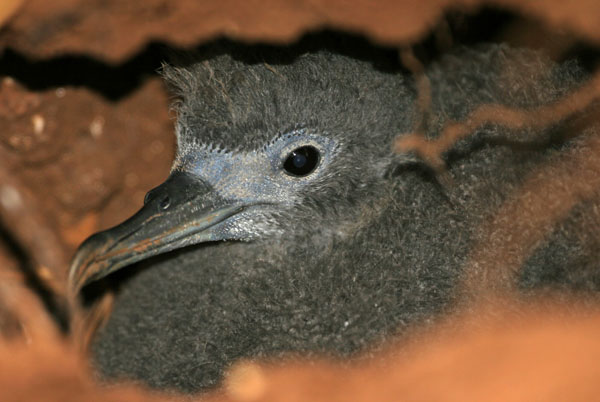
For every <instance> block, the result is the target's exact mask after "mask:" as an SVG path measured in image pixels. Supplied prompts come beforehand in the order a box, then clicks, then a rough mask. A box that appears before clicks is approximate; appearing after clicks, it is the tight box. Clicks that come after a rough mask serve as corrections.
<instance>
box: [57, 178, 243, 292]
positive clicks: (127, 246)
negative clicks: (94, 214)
mask: <svg viewBox="0 0 600 402" xmlns="http://www.w3.org/2000/svg"><path fill="white" fill-rule="evenodd" d="M146 197H147V199H146V201H145V204H144V206H143V207H142V209H141V210H139V211H138V212H137V213H136V214H135V215H133V216H132V217H131V218H129V219H128V220H126V221H125V222H123V223H121V224H120V225H118V226H115V227H114V228H112V229H108V230H106V231H104V232H100V233H96V234H94V235H92V236H91V237H89V238H88V239H87V240H86V241H85V242H83V244H82V245H81V246H80V247H79V249H78V250H77V253H76V254H75V257H74V259H73V262H72V264H71V267H70V270H69V288H70V290H71V292H72V295H76V294H77V293H78V292H79V291H80V290H81V288H83V287H84V286H85V285H87V284H89V283H91V282H93V281H96V280H98V279H101V278H103V277H105V276H106V275H108V274H110V273H112V272H115V271H117V270H119V269H121V268H123V267H125V266H128V265H131V264H133V263H135V262H138V261H141V260H144V259H147V258H149V257H152V256H155V255H158V254H162V253H165V252H168V251H171V250H175V249H178V248H181V247H185V246H188V245H191V244H197V243H202V242H207V241H214V240H224V239H225V234H224V231H223V225H219V223H221V222H223V221H225V220H227V219H228V218H230V217H231V216H233V215H236V214H237V213H239V212H241V211H242V210H243V209H244V207H243V205H239V204H237V205H236V204H234V203H231V202H227V201H225V200H224V199H222V198H221V197H220V196H219V195H218V194H216V192H214V191H213V190H212V188H211V187H210V186H208V185H207V184H206V183H204V182H202V181H200V180H198V179H196V178H194V177H192V176H190V175H188V174H185V173H181V172H173V173H172V174H171V175H170V176H169V178H168V179H167V181H165V182H164V183H163V184H161V185H160V186H158V187H156V188H155V189H153V190H151V191H150V192H149V193H148V195H147V196H146Z"/></svg>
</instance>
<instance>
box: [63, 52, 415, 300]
mask: <svg viewBox="0 0 600 402" xmlns="http://www.w3.org/2000/svg"><path fill="white" fill-rule="evenodd" d="M164 76H165V78H166V79H167V82H168V83H170V84H171V87H172V88H174V90H175V92H176V94H177V95H178V99H179V100H178V101H177V103H176V105H175V109H176V111H177V124H176V135H177V144H178V150H177V156H176V159H175V161H174V163H173V167H172V170H171V174H170V176H169V178H168V179H167V180H166V181H165V182H164V183H163V184H161V185H160V186H158V187H156V188H154V189H153V190H151V191H150V192H149V193H148V194H147V196H146V199H145V201H144V206H143V207H142V209H141V210H140V211H139V212H138V213H136V214H135V215H134V216H133V217H131V218H130V219H128V220H127V221H125V222H124V223H122V224H120V225H118V226H116V227H114V228H112V229H109V230H107V231H104V232H100V233H98V234H95V235H93V236H92V237H90V238H89V239H87V240H86V241H85V242H84V243H83V244H82V246H81V247H80V249H79V251H78V253H77V254H76V256H75V258H74V261H73V264H72V266H71V270H70V281H71V288H72V289H73V290H74V291H75V292H77V291H78V290H79V289H81V288H82V287H83V286H85V285H86V284H88V283H90V282H92V281H95V280H97V279H100V278H102V277H104V276H106V275H108V274H110V273H112V272H114V271H116V270H119V269H121V268H123V267H126V266H129V265H131V264H133V263H135V262H138V261H141V260H144V259H147V258H149V257H152V256H155V255H158V254H162V253H166V252H168V251H171V250H175V249H179V248H182V247H185V246H189V245H193V244H199V243H205V242H216V241H249V242H250V241H251V242H257V241H262V242H266V243H272V242H280V241H289V240H291V239H296V238H299V237H303V238H310V239H312V242H311V243H312V244H313V245H314V244H318V242H319V241H321V240H322V236H325V235H327V236H333V235H341V236H343V235H344V230H343V227H347V225H346V226H344V224H345V223H346V224H347V223H348V222H352V221H354V220H356V217H357V214H358V213H359V211H357V207H356V200H359V199H360V200H362V202H363V203H364V201H365V200H368V199H369V197H373V199H375V197H377V194H378V191H379V190H378V189H380V188H381V184H382V183H383V182H384V181H385V180H386V172H388V171H389V170H390V169H391V166H393V165H394V164H395V163H397V162H398V158H399V156H398V155H394V154H393V152H392V140H393V138H394V137H395V136H396V135H398V134H399V133H401V132H403V131H406V130H407V129H408V128H409V126H410V122H409V120H410V119H409V118H408V117H407V116H410V115H411V113H410V112H409V111H410V108H411V107H412V106H411V105H412V104H413V103H414V95H413V94H412V91H411V90H410V85H407V82H406V81H405V78H403V75H402V74H400V73H399V72H398V71H390V69H389V68H388V69H386V68H376V67H374V66H373V65H372V63H370V62H368V61H361V60H357V59H354V58H350V57H346V56H343V55H339V54H333V53H329V52H327V51H320V52H316V53H307V54H304V55H301V56H298V57H296V58H295V59H294V60H293V61H292V62H289V60H288V61H286V62H282V63H269V62H266V61H264V60H263V59H260V58H259V57H256V58H255V59H254V60H250V61H249V60H248V59H242V60H237V59H234V58H233V57H231V56H229V55H227V54H217V55H212V56H210V57H209V58H205V59H203V60H200V61H194V62H193V63H190V64H189V65H187V66H185V67H165V68H164ZM317 228H318V230H317ZM317 232H319V233H317ZM325 232H327V233H325ZM299 235H301V236H299ZM307 247H308V245H307Z"/></svg>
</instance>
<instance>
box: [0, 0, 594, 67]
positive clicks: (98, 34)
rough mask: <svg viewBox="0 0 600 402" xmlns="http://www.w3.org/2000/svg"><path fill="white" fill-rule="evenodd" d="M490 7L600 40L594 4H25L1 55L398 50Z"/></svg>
mask: <svg viewBox="0 0 600 402" xmlns="http://www.w3.org/2000/svg"><path fill="white" fill-rule="evenodd" d="M9 3H15V4H16V3H17V2H15V1H14V0H11V2H9ZM485 5H487V6H489V5H495V6H499V7H504V8H507V9H512V10H519V11H521V12H523V13H526V14H527V15H530V16H533V17H535V18H538V19H544V20H546V21H548V22H549V23H551V24H552V25H554V27H555V28H564V29H568V30H571V31H573V32H576V33H578V34H580V35H584V36H586V37H588V38H590V39H593V40H596V41H599V40H600V32H599V31H598V29H597V27H598V26H600V4H599V3H598V2H597V1H594V0H583V1H581V0H580V1H577V2H576V5H575V6H574V5H573V3H572V2H565V1H561V0H537V1H529V2H522V1H516V0H487V1H486V0H428V1H422V0H407V1H402V2H399V1H395V0H381V1H378V2H377V3H373V2H372V1H367V0H354V1H348V0H331V1H319V0H300V1H284V0H249V1H243V2H239V1H236V0H221V1H210V2H199V1H194V0H178V1H167V0H147V1H144V2H141V1H128V2H124V1H118V0H112V1H103V0H55V1H52V2H48V1H45V0H28V1H23V4H22V7H21V10H20V11H19V12H18V13H17V15H16V16H14V18H13V19H12V20H11V22H10V23H9V24H8V26H7V27H6V30H5V32H4V34H3V35H2V36H0V49H2V48H6V47H11V48H13V49H16V50H18V51H19V52H23V53H26V54H28V55H30V56H33V57H42V58H48V57H55V56H57V55H63V54H72V53H80V54H88V55H92V56H93V57H99V58H102V59H105V60H108V61H111V62H120V61H122V60H123V59H125V58H127V57H130V56H131V55H132V54H133V53H136V52H139V51H140V49H142V48H143V47H144V46H146V45H147V44H148V43H149V42H150V41H161V42H165V43H170V44H172V45H175V46H177V47H189V46H193V45H195V44H197V43H199V42H200V41H203V40H204V41H205V40H208V39H211V38H214V37H216V36H219V35H227V36H229V37H232V38H236V39H241V40H244V41H269V42H279V43H282V42H290V41H292V40H294V39H297V38H298V37H299V36H300V35H301V34H302V33H303V32H306V31H308V30H313V29H318V28H338V29H344V30H350V31H354V32H360V33H367V34H368V35H369V36H370V37H371V38H373V39H374V40H376V41H378V42H381V43H386V44H394V45H397V44H399V43H411V42H415V41H416V40H418V39H420V38H421V37H422V36H423V35H424V34H426V33H427V32H428V30H429V29H430V28H431V27H432V26H433V25H434V24H435V23H436V22H438V21H439V20H440V19H441V18H442V16H443V13H444V11H448V10H456V9H462V10H467V11H470V12H473V11H475V10H477V9H478V8H480V7H481V6H485ZM6 8H7V9H11V10H12V9H14V8H15V6H13V7H10V5H8V6H6ZM6 14H8V11H7V12H6ZM0 15H1V14H0ZM0 21H1V20H0Z"/></svg>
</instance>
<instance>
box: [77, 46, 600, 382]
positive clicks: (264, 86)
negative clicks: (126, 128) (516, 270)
mask: <svg viewBox="0 0 600 402" xmlns="http://www.w3.org/2000/svg"><path fill="white" fill-rule="evenodd" d="M369 46H370V47H369ZM367 47H368V48H369V49H368V50H367V51H363V50H357V49H356V47H353V46H345V47H344V46H341V45H338V44H336V45H335V46H334V45H330V44H325V45H323V43H316V44H315V43H312V42H311V44H310V46H309V45H306V46H304V47H303V46H296V47H291V48H279V47H274V48H271V47H259V48H257V47H253V46H251V45H234V44H231V43H229V42H228V43H219V44H217V45H214V46H209V47H207V48H206V50H205V51H200V52H199V53H198V54H194V55H193V56H189V57H187V58H185V57H184V58H183V61H182V62H180V64H179V65H175V66H170V65H166V66H165V67H164V69H163V75H164V77H165V79H166V81H167V82H168V85H169V86H170V88H171V89H172V91H173V93H174V94H175V95H176V97H177V100H176V103H175V106H174V108H175V110H176V114H177V119H176V124H175V134H176V138H177V153H176V157H175V160H174V162H173V166H172V169H171V172H170V175H169V177H168V179H167V180H166V181H165V182H164V183H163V184H161V185H160V186H158V187H156V188H154V189H152V190H151V191H149V192H148V194H147V195H146V198H145V200H144V206H143V207H142V209H141V210H140V211H139V212H138V213H136V214H135V215H134V216H133V217H131V218H130V219H128V220H127V221H125V222H124V223H123V224H121V225H119V226H116V227H115V228H113V229H110V230H107V231H103V232H100V233H97V234H95V235H93V236H92V237H90V238H89V239H88V240H86V241H85V242H84V243H83V244H82V245H81V247H80V249H79V251H78V252H77V254H76V256H75V258H74V260H73V263H72V266H71V271H70V281H71V287H72V288H73V289H74V290H73V292H74V293H75V294H79V293H80V292H81V290H82V289H85V288H86V286H87V287H89V286H90V284H92V285H93V284H95V283H101V282H102V281H103V280H107V278H116V279H113V284H114V283H115V282H116V285H115V286H116V289H117V291H116V294H117V295H116V300H115V305H114V310H113V312H112V314H111V316H110V318H109V319H108V322H107V323H106V325H105V326H104V327H103V328H101V329H100V330H99V331H98V333H97V335H96V337H95V339H94V342H93V345H92V355H93V364H94V366H95V367H96V368H97V370H98V371H99V373H100V376H101V377H102V378H104V379H107V380H108V379H113V380H115V379H119V380H123V379H124V380H134V381H140V382H142V383H144V384H147V385H149V386H151V387H153V388H158V389H169V390H178V391H183V392H188V393H194V392H199V391H204V390H207V389H211V388H213V387H215V386H217V385H218V384H220V383H221V381H222V380H223V375H224V372H225V371H226V370H227V368H228V367H229V366H230V365H231V364H232V363H233V362H235V361H237V360H239V359H255V358H276V357H279V356H286V355H288V354H300V355H302V356H333V357H342V358H350V357H352V356H356V355H357V354H358V353H367V354H368V353H370V352H369V351H372V350H376V349H377V345H381V344H383V343H384V342H385V341H386V340H387V339H390V337H393V336H395V335H397V334H399V333H402V331H405V330H406V329H408V328H410V327H413V326H415V325H422V324H427V323H429V322H432V320H435V319H436V317H439V316H443V315H444V314H445V313H447V312H449V311H451V310H452V309H453V306H455V305H456V303H457V297H458V296H457V291H456V289H457V287H458V285H459V282H460V280H461V275H462V270H463V267H464V265H465V262H466V260H467V258H468V255H469V252H470V250H471V249H472V247H473V242H474V240H475V239H476V237H477V228H478V227H479V226H480V225H481V224H482V222H485V221H486V220H488V219H489V218H490V216H491V214H492V213H493V211H495V210H497V209H498V208H499V207H500V206H501V205H502V203H503V202H504V201H505V200H506V199H507V197H508V194H510V193H511V191H514V190H515V189H516V188H518V186H519V185H520V184H521V183H522V182H523V180H524V179H523V178H524V175H525V173H526V172H528V171H531V169H533V168H535V167H536V166H539V165H540V164H542V163H543V162H544V161H547V160H548V158H550V157H552V155H555V154H557V153H561V152H563V151H564V150H565V149H570V148H573V147H576V146H577V145H576V142H575V143H574V142H573V141H566V140H565V141H555V139H554V135H555V134H556V131H557V130H559V129H558V128H556V127H553V128H552V129H541V130H538V131H541V133H535V139H536V144H542V145H540V146H539V147H531V148H527V150H522V149H520V150H515V147H512V146H511V143H510V141H505V140H507V139H509V140H514V139H515V138H529V137H527V136H528V135H529V136H531V135H532V134H531V133H530V130H529V131H528V130H527V129H524V128H506V127H503V126H502V125H500V124H484V125H482V126H479V127H477V128H476V130H475V131H476V132H474V133H473V134H472V135H470V136H469V137H468V138H465V139H463V140H461V141H459V142H457V144H456V145H455V146H454V148H453V149H452V150H451V152H447V153H446V154H445V155H444V158H445V163H446V170H445V175H446V176H447V177H449V178H450V181H449V182H444V181H442V180H440V178H439V175H437V174H436V171H435V170H434V169H432V168H431V167H430V166H429V165H428V164H427V163H426V162H424V161H423V160H422V158H420V157H419V155H416V154H415V153H414V152H399V151H398V150H397V149H395V148H394V146H393V144H394V141H395V140H396V139H397V138H398V137H399V136H400V137H401V136H402V135H404V134H406V133H410V132H412V131H414V130H415V127H421V128H422V131H423V132H424V135H425V136H426V137H427V138H436V137H438V136H439V135H440V133H441V132H442V129H443V127H444V126H445V125H446V124H447V123H448V122H452V121H461V120H464V119H465V118H467V116H468V115H469V113H471V112H473V110H475V108H476V107H477V106H479V105H482V104H496V105H508V106H511V107H518V108H525V109H526V108H534V107H539V106H542V105H547V104H550V103H552V102H555V101H556V100H557V99H560V98H561V97H562V96H565V94H568V93H569V92H570V91H572V90H573V89H574V88H575V87H577V86H578V85H579V84H580V82H581V81H582V80H583V77H584V76H585V73H584V72H583V71H582V69H581V68H580V67H578V65H577V63H554V62H552V61H550V60H549V59H547V58H545V57H544V56H543V55H540V54H538V53H537V52H533V51H530V50H524V49H513V48H511V47H509V46H507V45H487V46H482V47H465V48H461V49H460V50H457V51H454V52H452V53H449V54H447V55H444V56H442V57H441V58H440V59H439V60H435V61H433V62H432V63H431V64H430V65H428V66H427V68H426V70H425V75H426V77H427V78H428V80H429V82H430V88H431V97H430V104H429V105H428V108H427V109H428V110H427V113H423V110H421V109H420V108H419V105H418V90H417V84H416V82H415V79H414V78H413V76H412V75H411V74H409V73H408V72H407V71H406V70H405V69H404V68H403V67H402V65H401V63H400V62H399V61H398V57H397V53H396V52H395V51H390V50H389V49H384V50H382V49H380V48H376V47H375V46H374V45H368V46H367ZM361 49H362V48H361ZM533 76H535V79H533V78H532V77H533ZM559 131H560V130H559ZM540 138H541V139H542V140H543V141H541V142H540ZM517 142H518V141H517ZM562 225H563V226H561V224H560V223H559V224H557V229H556V233H557V234H556V236H554V235H553V236H551V238H549V239H548V240H547V241H546V242H545V243H544V244H542V245H540V246H539V247H538V249H536V255H535V256H533V257H531V258H530V259H529V260H528V261H526V262H525V263H524V268H523V272H524V273H523V275H522V278H521V283H522V285H523V287H528V288H535V287H536V286H538V285H548V284H550V285H551V284H553V283H556V284H560V283H561V281H562V282H564V278H562V277H563V275H561V272H562V273H564V272H566V270H567V268H565V267H566V266H568V263H569V261H575V260H576V259H577V258H579V257H578V256H579V254H578V253H577V252H576V251H577V250H578V248H577V242H578V238H577V236H576V234H574V233H573V232H568V231H565V230H562V229H561V228H564V227H566V226H565V225H566V224H562ZM565 233H567V234H565ZM561 236H562V237H561ZM565 236H566V237H565ZM567 238H568V239H567ZM557 244H559V245H565V247H564V251H565V252H564V253H562V254H561V258H555V257H556V255H557V253H558V254H560V253H561V251H560V250H559V248H557V247H556V245H557ZM561 250H562V249H561ZM553 256H554V257H553ZM559 263H560V264H562V265H560V266H559ZM550 265H552V266H553V267H554V268H549V270H546V271H544V269H543V267H544V266H550ZM548 272H550V273H548ZM561 278H562V279H561ZM580 279H581V278H580ZM578 283H579V284H584V285H585V286H584V287H587V288H589V289H592V290H596V289H597V288H598V284H599V281H598V279H597V278H595V277H593V275H591V276H590V275H587V276H582V279H581V280H580V281H579V282H578ZM582 286H583V285H582Z"/></svg>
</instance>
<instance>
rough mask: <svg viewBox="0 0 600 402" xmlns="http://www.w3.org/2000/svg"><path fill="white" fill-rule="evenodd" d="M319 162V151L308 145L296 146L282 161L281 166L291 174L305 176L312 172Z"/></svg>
mask: <svg viewBox="0 0 600 402" xmlns="http://www.w3.org/2000/svg"><path fill="white" fill-rule="evenodd" d="M318 163H319V151H318V150H317V149H316V148H315V147H312V146H310V145H306V146H304V147H300V148H297V149H295V150H293V151H292V152H290V154H289V155H288V156H287V158H286V159H285V162H283V168H284V169H285V171H286V172H287V173H289V174H290V175H292V176H306V175H308V174H310V173H312V172H313V171H314V170H315V168H316V167H317V165H318Z"/></svg>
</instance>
